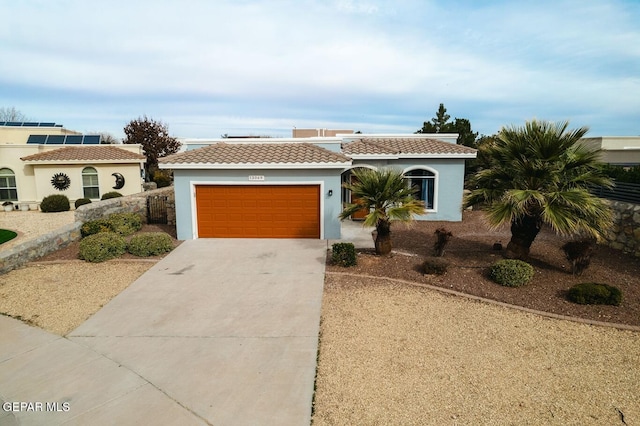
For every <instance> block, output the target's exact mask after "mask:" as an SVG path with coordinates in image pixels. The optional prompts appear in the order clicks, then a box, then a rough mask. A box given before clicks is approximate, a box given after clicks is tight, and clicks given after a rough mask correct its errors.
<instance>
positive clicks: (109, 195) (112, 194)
mask: <svg viewBox="0 0 640 426" xmlns="http://www.w3.org/2000/svg"><path fill="white" fill-rule="evenodd" d="M118 197H122V194H121V193H119V192H118V191H111V192H105V193H104V194H102V197H100V199H101V200H108V199H110V198H118Z"/></svg>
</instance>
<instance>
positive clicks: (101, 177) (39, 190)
mask: <svg viewBox="0 0 640 426" xmlns="http://www.w3.org/2000/svg"><path fill="white" fill-rule="evenodd" d="M61 147H62V146H60V145H51V146H47V145H36V144H34V145H27V144H21V145H10V144H5V145H2V144H0V169H10V170H12V171H13V173H14V174H15V180H16V188H17V193H18V200H17V203H16V201H14V203H16V204H19V203H38V202H40V201H42V198H44V197H46V196H47V195H51V194H63V195H66V196H67V197H68V198H69V199H70V200H71V202H72V203H73V202H74V201H75V200H76V199H78V198H83V197H84V190H83V185H82V170H83V169H84V168H85V167H94V168H95V169H96V170H97V172H98V183H99V191H100V195H102V194H104V193H105V192H110V191H118V192H120V193H121V194H123V195H130V194H136V193H138V192H142V191H143V188H142V184H143V180H142V177H141V174H140V169H141V165H140V163H138V162H133V161H131V162H128V163H126V162H125V163H109V162H106V161H100V162H86V163H85V162H82V163H80V162H78V163H75V164H38V163H37V162H25V161H23V160H21V158H22V157H27V156H29V155H33V154H38V153H41V152H46V151H51V150H55V149H60V148H61ZM118 148H120V149H124V150H128V151H131V152H134V153H140V147H139V145H119V146H118ZM57 173H64V174H66V175H67V176H68V177H69V179H70V181H71V183H70V185H69V188H68V189H66V190H64V191H59V190H57V189H56V188H54V186H53V185H52V184H51V179H52V178H53V176H54V175H55V174H57ZM112 173H120V174H122V175H123V177H124V178H125V185H124V187H123V188H121V189H114V188H113V186H115V177H114V176H112Z"/></svg>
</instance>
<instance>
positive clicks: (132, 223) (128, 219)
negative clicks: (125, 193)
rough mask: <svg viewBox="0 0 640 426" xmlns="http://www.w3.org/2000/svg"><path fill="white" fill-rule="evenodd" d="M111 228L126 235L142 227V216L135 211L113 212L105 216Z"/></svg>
mask: <svg viewBox="0 0 640 426" xmlns="http://www.w3.org/2000/svg"><path fill="white" fill-rule="evenodd" d="M107 221H108V222H109V226H110V227H111V230H112V231H113V232H115V233H117V234H120V235H123V236H127V235H131V234H133V233H134V232H136V231H139V230H140V228H142V218H141V217H140V215H138V214H136V213H114V214H111V215H109V217H108V218H107Z"/></svg>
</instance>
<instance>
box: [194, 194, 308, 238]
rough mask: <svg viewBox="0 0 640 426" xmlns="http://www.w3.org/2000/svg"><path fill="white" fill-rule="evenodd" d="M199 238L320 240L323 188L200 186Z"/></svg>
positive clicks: (197, 197)
mask: <svg viewBox="0 0 640 426" xmlns="http://www.w3.org/2000/svg"><path fill="white" fill-rule="evenodd" d="M196 209H197V210H196V213H197V214H196V216H197V227H198V236H199V237H203V238H208V237H209V238H210V237H214V238H224V237H227V238H320V187H319V185H253V186H251V185H198V186H196Z"/></svg>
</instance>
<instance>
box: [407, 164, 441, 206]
mask: <svg viewBox="0 0 640 426" xmlns="http://www.w3.org/2000/svg"><path fill="white" fill-rule="evenodd" d="M404 176H405V178H406V179H407V180H408V181H409V186H411V187H412V188H415V190H416V192H415V194H414V197H416V198H417V199H418V200H420V201H424V204H425V206H426V208H427V209H428V210H433V208H434V193H435V187H436V175H435V174H434V173H433V172H430V171H429V170H425V169H416V170H411V171H409V172H407V173H405V174H404Z"/></svg>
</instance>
